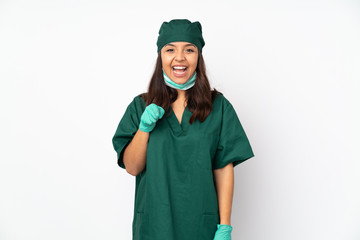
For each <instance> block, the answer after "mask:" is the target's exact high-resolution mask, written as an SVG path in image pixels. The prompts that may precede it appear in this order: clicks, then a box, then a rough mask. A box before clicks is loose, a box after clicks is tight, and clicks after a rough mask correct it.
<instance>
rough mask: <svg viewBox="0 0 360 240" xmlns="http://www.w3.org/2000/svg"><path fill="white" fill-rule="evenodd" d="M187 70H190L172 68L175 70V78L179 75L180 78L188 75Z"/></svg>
mask: <svg viewBox="0 0 360 240" xmlns="http://www.w3.org/2000/svg"><path fill="white" fill-rule="evenodd" d="M187 69H188V68H187V67H177V66H176V67H172V70H173V72H174V74H175V76H176V75H179V76H182V75H184V74H185V73H186V71H187Z"/></svg>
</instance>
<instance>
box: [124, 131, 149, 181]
mask: <svg viewBox="0 0 360 240" xmlns="http://www.w3.org/2000/svg"><path fill="white" fill-rule="evenodd" d="M148 140H149V133H148V132H143V131H141V130H139V129H138V130H137V132H136V133H135V135H134V137H133V139H132V140H131V142H130V144H129V145H128V146H127V147H126V149H125V152H124V156H123V160H124V165H125V168H126V171H127V172H128V173H130V174H131V175H133V176H136V175H138V174H139V173H140V172H142V171H143V170H144V168H145V165H146V150H147V145H148Z"/></svg>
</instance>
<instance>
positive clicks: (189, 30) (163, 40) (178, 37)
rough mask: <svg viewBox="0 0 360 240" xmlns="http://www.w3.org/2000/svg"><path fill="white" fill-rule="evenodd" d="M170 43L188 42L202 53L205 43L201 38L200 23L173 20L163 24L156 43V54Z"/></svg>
mask: <svg viewBox="0 0 360 240" xmlns="http://www.w3.org/2000/svg"><path fill="white" fill-rule="evenodd" d="M171 42H190V43H193V44H194V45H195V46H197V47H198V49H199V51H200V52H202V48H203V47H204V45H205V41H204V39H203V37H202V29H201V24H200V22H198V21H196V22H190V21H189V20H187V19H173V20H171V21H170V22H163V23H162V25H161V27H160V30H159V36H158V39H157V42H156V45H157V47H158V49H157V52H158V53H159V52H160V51H161V49H162V48H163V47H164V46H165V45H166V44H168V43H171Z"/></svg>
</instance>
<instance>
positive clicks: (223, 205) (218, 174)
mask: <svg viewBox="0 0 360 240" xmlns="http://www.w3.org/2000/svg"><path fill="white" fill-rule="evenodd" d="M214 177H215V184H216V191H217V195H218V203H219V213H220V224H227V225H231V208H232V199H233V193H234V167H233V164H232V163H230V164H228V165H226V166H225V167H223V168H221V169H215V170H214Z"/></svg>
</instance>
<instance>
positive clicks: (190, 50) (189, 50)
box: [186, 48, 194, 52]
mask: <svg viewBox="0 0 360 240" xmlns="http://www.w3.org/2000/svg"><path fill="white" fill-rule="evenodd" d="M186 50H187V51H188V52H194V50H192V49H190V48H188V49H186Z"/></svg>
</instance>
